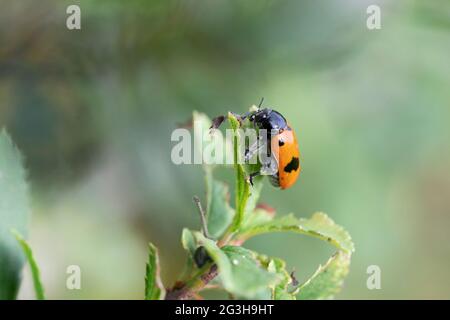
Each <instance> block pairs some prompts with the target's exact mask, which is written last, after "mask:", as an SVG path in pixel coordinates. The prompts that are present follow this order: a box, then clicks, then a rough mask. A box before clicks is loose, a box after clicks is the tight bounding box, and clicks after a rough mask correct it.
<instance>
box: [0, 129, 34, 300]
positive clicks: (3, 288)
mask: <svg viewBox="0 0 450 320" xmlns="http://www.w3.org/2000/svg"><path fill="white" fill-rule="evenodd" d="M25 176H26V175H25V170H24V168H23V165H22V158H21V155H20V152H19V151H18V150H17V148H16V147H15V146H14V145H13V143H12V142H11V139H10V138H9V136H8V135H7V133H6V132H5V131H2V132H1V133H0V300H4V299H15V298H16V295H17V292H18V289H19V285H20V272H21V269H22V267H23V264H24V262H25V259H24V256H23V254H22V252H21V248H20V245H19V244H18V243H17V241H16V240H15V239H14V237H13V235H12V234H11V232H10V230H11V229H16V230H17V231H18V232H20V233H21V234H23V235H26V234H27V232H26V231H27V225H28V220H29V216H30V207H29V199H28V186H27V183H26V178H25Z"/></svg>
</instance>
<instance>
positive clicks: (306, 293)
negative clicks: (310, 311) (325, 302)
mask: <svg viewBox="0 0 450 320" xmlns="http://www.w3.org/2000/svg"><path fill="white" fill-rule="evenodd" d="M349 266H350V254H348V253H345V252H343V251H338V252H337V253H336V254H335V255H333V256H332V257H331V258H330V259H329V260H328V261H327V263H326V264H325V265H324V266H320V267H319V268H318V269H317V271H316V272H315V273H314V275H313V276H312V277H311V278H310V279H309V280H308V281H306V282H305V283H304V284H302V285H301V286H300V289H299V293H298V295H297V298H298V299H302V300H307V299H308V300H312V299H331V298H333V297H334V295H335V294H336V293H338V292H339V291H340V289H341V287H342V284H343V282H344V278H345V277H346V276H347V274H348V271H349Z"/></svg>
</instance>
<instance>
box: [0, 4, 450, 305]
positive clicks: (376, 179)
mask: <svg viewBox="0 0 450 320" xmlns="http://www.w3.org/2000/svg"><path fill="white" fill-rule="evenodd" d="M69 4H78V5H79V6H80V7H81V24H82V29H81V30H79V31H69V30H68V29H67V28H66V18H67V16H68V15H67V14H66V8H67V6H68V5H69ZM370 4H378V5H379V6H380V7H381V10H382V11H381V14H382V21H381V22H382V28H381V30H375V31H370V30H368V29H367V28H366V19H367V14H366V8H367V6H368V5H370ZM1 6H2V10H1V11H0V127H6V128H7V130H8V131H9V133H10V134H11V135H12V137H13V139H14V141H15V142H16V143H17V144H18V146H19V148H20V149H21V151H22V152H23V154H24V156H25V159H26V164H27V167H28V171H29V177H30V181H31V184H32V196H33V219H32V223H31V226H30V242H31V244H32V246H33V248H34V251H35V255H36V258H37V260H38V262H39V264H40V265H41V267H42V274H43V281H44V283H45V286H46V291H47V295H48V297H49V298H53V299H81V298H88V299H93V298H99V299H103V298H114V299H115V298H125V299H134V298H135V299H141V298H143V290H144V281H143V278H144V272H145V262H146V249H147V242H148V241H152V242H153V243H155V244H156V245H157V246H158V247H159V249H160V253H161V259H162V268H163V280H164V282H165V283H166V285H170V284H172V282H173V281H174V280H175V277H176V275H177V273H179V272H180V271H181V269H182V266H183V263H184V259H185V253H184V252H183V249H182V247H181V244H180V236H181V230H182V228H183V227H190V228H198V226H199V221H198V217H197V213H196V210H195V207H194V205H193V203H192V200H191V199H192V195H194V194H199V195H204V186H203V176H202V170H201V168H200V167H199V166H194V165H192V166H187V165H186V166H175V165H173V164H172V163H171V161H170V151H171V148H172V145H173V144H172V143H171V141H170V134H171V132H172V130H173V129H174V128H176V126H177V124H179V123H182V122H184V121H186V120H187V119H189V117H190V115H191V113H192V111H193V110H199V111H202V112H205V113H207V114H208V115H209V116H215V115H218V114H223V113H224V112H226V111H228V110H233V111H236V112H243V111H245V110H246V109H247V108H248V107H249V106H250V105H252V104H254V103H257V102H258V101H259V99H260V97H262V96H264V97H265V99H266V100H265V105H266V106H273V107H274V108H275V109H277V110H278V111H280V112H281V113H283V114H284V115H285V116H286V117H287V118H288V119H289V120H290V122H291V124H292V126H293V127H294V128H295V129H296V131H297V135H298V138H299V143H300V148H301V151H302V157H303V173H302V175H301V177H300V179H299V181H298V183H297V184H296V185H295V186H294V187H293V188H291V189H289V190H286V191H279V190H276V189H274V188H272V187H271V186H269V183H267V185H266V186H265V188H264V191H263V195H262V200H263V201H264V202H266V203H268V204H270V205H271V206H273V207H275V208H276V209H277V211H278V213H279V214H285V213H289V212H294V213H295V214H296V215H297V216H304V217H306V216H310V215H311V214H312V213H313V212H314V211H319V210H320V211H324V212H327V213H328V214H329V215H330V216H331V217H332V218H333V219H334V220H335V221H336V222H338V223H339V224H341V225H343V226H344V227H345V228H346V229H347V230H348V231H349V232H350V234H351V235H352V236H353V239H354V242H355V244H356V253H355V254H354V256H353V262H352V266H351V271H350V275H349V277H348V279H347V281H346V283H345V288H344V289H343V291H342V293H341V294H340V295H339V296H338V298H351V299H362V298H367V299H379V298H386V299H392V298H400V299H408V298H419V299H420V298H424V299H429V298H441V299H442V298H447V299H448V298H450V273H449V270H450V239H449V229H450V148H449V146H450V60H449V57H450V2H449V1H447V0H435V1H420V0H403V1H395V2H391V1H375V0H373V1H366V0H364V1H362V0H360V1H356V0H345V1H344V0H339V1H338V0H334V1H329V0H327V1H325V0H320V1H318V0H309V1H275V0H255V1H206V0H205V1H194V0H184V1H167V0H166V1H163V0H161V1H157V0H153V1H150V0H148V1H143V0H140V1H139V0H133V1H119V0H109V1H94V0H83V1H60V0H58V1H57V0H53V1H51V0H40V1H36V0H21V1H14V0H3V1H2V3H1ZM248 246H249V247H250V248H252V249H255V250H257V251H259V252H262V253H266V254H269V255H274V256H278V257H281V258H284V259H286V260H287V262H288V265H289V267H290V268H295V269H296V272H297V275H298V278H299V279H300V280H302V279H305V278H306V277H308V276H309V275H310V274H311V273H312V272H313V271H314V270H315V268H316V267H317V265H318V264H319V263H323V262H324V261H326V259H327V257H328V256H329V255H330V253H331V252H332V249H331V248H330V247H328V246H327V245H326V244H322V243H321V242H320V241H318V240H314V239H308V238H306V237H303V236H299V235H294V234H292V235H281V234H279V235H268V236H262V237H259V238H256V239H253V240H251V241H250V242H249V243H248ZM71 264H76V265H79V266H80V267H81V270H82V290H73V291H70V290H67V289H66V286H65V281H66V277H67V275H66V268H67V266H68V265H71ZM373 264H375V265H378V266H380V268H381V271H382V282H381V285H382V288H381V290H368V289H367V287H366V280H367V277H368V275H367V274H366V269H367V267H368V266H369V265H373ZM219 296H220V295H218V294H215V293H212V294H211V296H210V297H219ZM20 297H21V298H33V297H34V295H33V291H32V286H31V282H30V276H29V274H28V270H26V272H25V282H24V284H23V286H22V289H21V292H20Z"/></svg>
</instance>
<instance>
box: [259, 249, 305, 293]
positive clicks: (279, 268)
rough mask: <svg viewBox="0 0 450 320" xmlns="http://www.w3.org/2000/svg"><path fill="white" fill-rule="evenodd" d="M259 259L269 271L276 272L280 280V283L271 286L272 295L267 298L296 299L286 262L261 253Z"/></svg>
mask: <svg viewBox="0 0 450 320" xmlns="http://www.w3.org/2000/svg"><path fill="white" fill-rule="evenodd" d="M258 259H259V260H260V261H261V263H262V265H263V266H264V267H265V268H266V269H267V271H269V272H271V273H274V274H276V275H277V276H278V278H279V279H281V280H280V282H279V283H277V284H275V285H272V286H270V295H269V297H267V299H272V300H295V299H296V297H295V294H294V293H293V290H295V288H291V286H290V284H291V283H292V279H291V276H290V274H289V273H288V272H287V271H286V262H284V261H283V260H282V259H279V258H271V257H267V256H265V255H259V256H258Z"/></svg>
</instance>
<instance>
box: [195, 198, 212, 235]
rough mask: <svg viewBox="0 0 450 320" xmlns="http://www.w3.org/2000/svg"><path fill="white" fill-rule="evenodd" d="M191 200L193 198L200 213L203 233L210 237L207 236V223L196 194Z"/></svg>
mask: <svg viewBox="0 0 450 320" xmlns="http://www.w3.org/2000/svg"><path fill="white" fill-rule="evenodd" d="M193 200H194V203H195V204H196V205H197V208H198V212H199V213H200V220H201V222H202V231H203V235H204V236H205V237H206V238H208V239H211V237H210V236H209V232H208V225H207V223H206V216H205V211H203V207H202V204H201V202H200V199H199V198H198V197H197V196H194V197H193Z"/></svg>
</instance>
